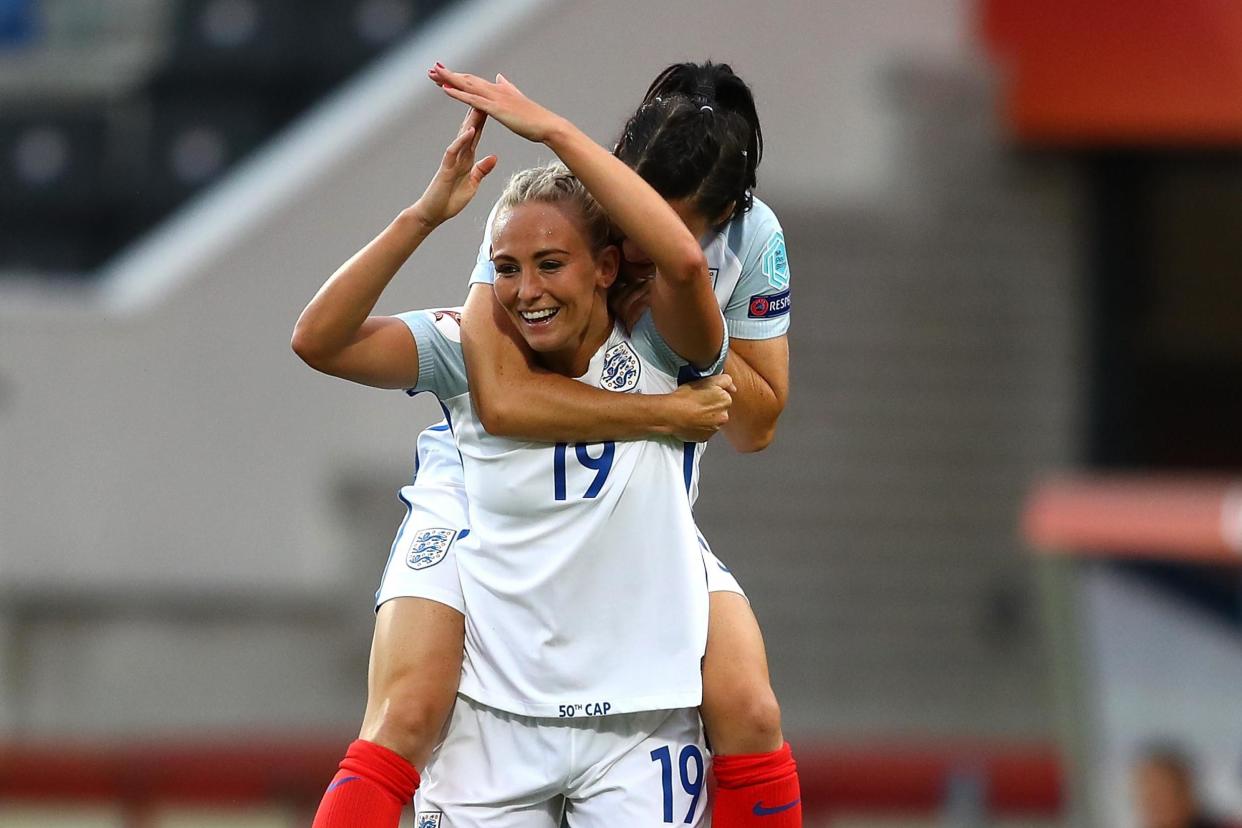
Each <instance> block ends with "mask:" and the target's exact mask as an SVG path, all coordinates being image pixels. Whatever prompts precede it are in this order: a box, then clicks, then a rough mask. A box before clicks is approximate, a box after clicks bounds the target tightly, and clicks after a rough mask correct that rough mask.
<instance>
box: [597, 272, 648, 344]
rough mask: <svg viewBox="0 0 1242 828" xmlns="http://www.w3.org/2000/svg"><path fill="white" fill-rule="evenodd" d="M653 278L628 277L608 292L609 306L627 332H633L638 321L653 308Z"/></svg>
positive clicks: (619, 281)
mask: <svg viewBox="0 0 1242 828" xmlns="http://www.w3.org/2000/svg"><path fill="white" fill-rule="evenodd" d="M651 279H652V276H650V275H648V276H638V277H627V278H625V279H624V280H618V282H617V283H616V284H614V285H613V286H612V290H610V291H608V305H609V307H611V308H612V312H613V313H614V314H616V316H617V318H618V319H620V320H621V324H622V325H624V326H625V330H626V331H627V332H632V331H633V330H634V326H635V325H637V324H638V320H639V319H642V316H643V314H644V313H646V312H647V309H648V308H650V307H651Z"/></svg>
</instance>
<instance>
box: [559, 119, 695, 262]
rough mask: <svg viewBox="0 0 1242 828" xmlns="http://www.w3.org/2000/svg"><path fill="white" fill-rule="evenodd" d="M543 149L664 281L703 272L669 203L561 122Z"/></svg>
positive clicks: (690, 238)
mask: <svg viewBox="0 0 1242 828" xmlns="http://www.w3.org/2000/svg"><path fill="white" fill-rule="evenodd" d="M544 143H545V144H546V145H547V146H548V148H549V149H551V150H552V151H553V152H555V153H556V154H557V156H559V157H560V159H561V160H562V161H564V162H565V166H567V167H569V169H570V170H571V171H572V172H573V173H574V175H576V176H577V177H578V179H579V180H580V181H582V183H583V185H584V186H586V188H587V189H588V190H589V191H590V192H591V195H593V196H594V197H595V200H596V201H598V202H599V203H600V205H601V206H602V207H603V208H604V210H605V211H606V212H607V213H608V215H609V217H610V218H611V219H612V220H613V222H614V223H615V224H616V226H617V227H618V228H619V229H620V230H621V231H622V232H623V233H624V234H625V235H626V237H628V238H629V239H631V240H632V241H634V242H635V243H636V244H638V246H639V247H641V248H642V249H643V250H645V251H647V253H648V255H650V256H651V258H652V261H653V262H654V263H655V265H656V269H657V270H658V271H659V273H660V275H661V276H662V277H663V278H665V279H669V280H674V281H677V280H689V279H693V278H696V277H698V276H699V275H701V274H700V272H699V271H700V270H705V269H706V264H705V263H704V261H703V251H702V250H701V249H700V247H699V243H698V241H697V240H695V238H694V236H693V235H691V233H690V231H689V230H687V229H686V225H685V224H684V223H683V222H682V220H681V218H680V217H678V215H677V213H676V212H674V211H673V208H672V207H670V206H669V205H668V202H666V201H665V200H664V199H663V198H661V197H660V195H659V194H658V193H657V192H656V191H655V190H654V189H652V188H651V186H650V185H649V184H647V182H645V181H643V180H642V178H640V177H639V175H638V174H637V173H636V172H634V171H633V170H631V169H630V168H629V167H627V166H626V165H625V164H624V163H622V162H621V161H620V160H619V159H617V158H616V157H614V156H613V155H612V154H611V153H610V152H608V151H607V150H606V149H604V148H603V147H601V146H600V145H599V144H597V143H595V141H593V140H591V138H590V137H589V136H587V135H586V134H585V133H583V132H582V131H581V130H579V129H578V128H577V127H575V126H574V125H573V124H571V123H569V122H568V121H566V120H564V119H559V120H558V121H557V127H556V128H555V129H553V130H551V131H550V132H549V134H548V135H547V136H546V137H545V139H544ZM700 265H701V267H700Z"/></svg>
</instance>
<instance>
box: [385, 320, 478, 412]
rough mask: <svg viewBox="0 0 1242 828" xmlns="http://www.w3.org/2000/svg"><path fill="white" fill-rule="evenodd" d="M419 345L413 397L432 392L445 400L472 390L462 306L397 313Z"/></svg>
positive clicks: (408, 391)
mask: <svg viewBox="0 0 1242 828" xmlns="http://www.w3.org/2000/svg"><path fill="white" fill-rule="evenodd" d="M397 318H398V319H400V320H401V321H402V322H404V323H405V325H406V327H407V328H409V329H410V333H411V334H413V335H414V344H415V345H416V346H417V347H418V383H417V384H416V385H415V386H414V387H413V388H410V389H407V390H406V393H407V394H410V395H411V396H413V395H414V394H418V393H420V392H422V391H430V392H431V393H433V394H435V395H436V396H437V397H439V398H440V399H441V400H450V399H452V398H453V397H459V396H461V395H462V394H464V393H466V391H467V390H469V385H468V383H467V382H466V360H465V357H464V356H463V355H462V351H461V308H446V309H440V310H417V311H406V312H405V313H400V314H397Z"/></svg>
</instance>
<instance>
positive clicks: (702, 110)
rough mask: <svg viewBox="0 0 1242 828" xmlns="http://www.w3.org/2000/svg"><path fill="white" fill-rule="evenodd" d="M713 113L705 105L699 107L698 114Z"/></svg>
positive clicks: (712, 110)
mask: <svg viewBox="0 0 1242 828" xmlns="http://www.w3.org/2000/svg"><path fill="white" fill-rule="evenodd" d="M715 111H716V110H714V109H712V108H711V107H710V106H708V105H707V104H703V105H702V106H700V107H699V112H715Z"/></svg>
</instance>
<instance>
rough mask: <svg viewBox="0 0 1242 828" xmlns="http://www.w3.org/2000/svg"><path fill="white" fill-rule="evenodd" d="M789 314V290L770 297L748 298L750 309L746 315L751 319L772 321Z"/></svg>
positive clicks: (760, 295) (761, 295)
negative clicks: (774, 318)
mask: <svg viewBox="0 0 1242 828" xmlns="http://www.w3.org/2000/svg"><path fill="white" fill-rule="evenodd" d="M787 313H789V290H788V289H785V290H782V291H781V292H780V293H773V294H770V295H764V294H759V295H758V296H752V297H750V307H749V308H747V311H746V315H747V316H749V317H750V318H751V319H772V318H773V317H777V316H784V315H785V314H787Z"/></svg>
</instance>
